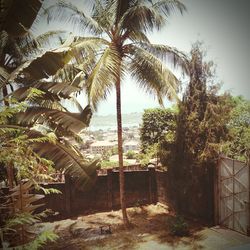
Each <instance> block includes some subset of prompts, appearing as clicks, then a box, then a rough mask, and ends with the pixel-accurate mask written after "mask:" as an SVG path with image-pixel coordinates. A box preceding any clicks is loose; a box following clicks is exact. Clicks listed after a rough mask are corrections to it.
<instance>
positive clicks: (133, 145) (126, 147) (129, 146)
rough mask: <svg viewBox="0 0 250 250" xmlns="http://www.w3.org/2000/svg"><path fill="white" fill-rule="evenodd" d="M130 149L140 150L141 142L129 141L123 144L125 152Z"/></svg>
mask: <svg viewBox="0 0 250 250" xmlns="http://www.w3.org/2000/svg"><path fill="white" fill-rule="evenodd" d="M129 150H132V151H137V150H139V143H138V141H127V142H125V143H124V144H123V151H124V153H126V152H128V151H129Z"/></svg>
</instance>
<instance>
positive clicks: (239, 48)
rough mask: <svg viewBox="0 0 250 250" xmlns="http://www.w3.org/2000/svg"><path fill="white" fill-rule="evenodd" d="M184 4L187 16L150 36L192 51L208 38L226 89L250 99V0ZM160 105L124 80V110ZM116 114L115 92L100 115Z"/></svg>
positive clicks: (173, 18) (203, 0)
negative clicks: (198, 42)
mask: <svg viewBox="0 0 250 250" xmlns="http://www.w3.org/2000/svg"><path fill="white" fill-rule="evenodd" d="M72 2H74V3H80V2H81V3H82V2H84V1H80V0H74V1H72ZM183 3H184V4H185V5H186V7H187V9H188V12H187V13H184V15H183V16H182V15H180V14H178V13H175V14H173V15H172V16H171V17H170V19H169V22H168V25H167V26H166V27H165V28H164V29H163V30H162V31H161V32H158V33H154V34H152V35H150V36H149V37H150V40H151V42H153V43H159V44H160V43H161V44H167V45H171V46H174V47H176V48H178V49H179V50H182V51H184V52H189V51H190V48H191V44H192V43H193V42H195V41H196V40H202V41H204V45H205V48H206V49H207V58H208V59H210V60H211V59H212V60H213V61H214V62H215V63H216V64H217V75H218V78H219V80H221V81H223V82H224V85H223V87H222V88H223V90H229V91H231V93H232V94H234V95H244V96H245V97H246V98H247V99H250V91H249V86H250V83H249V79H250V1H249V0H238V1H236V0H183ZM63 28H64V26H62V27H60V29H63ZM46 29H49V26H48V27H46ZM82 99H83V98H82ZM80 102H82V100H80ZM166 104H167V105H168V103H167V102H166ZM156 106H158V104H157V100H156V99H155V98H154V97H153V96H149V95H147V94H145V93H143V92H142V90H140V89H138V88H137V86H136V84H134V82H132V81H131V80H130V78H127V79H125V80H124V82H123V87H122V112H123V113H130V112H142V111H143V110H144V109H145V108H153V107H156ZM114 113H116V111H115V93H111V95H110V96H109V97H108V100H106V101H103V102H101V103H100V105H99V109H98V114H100V115H106V114H114Z"/></svg>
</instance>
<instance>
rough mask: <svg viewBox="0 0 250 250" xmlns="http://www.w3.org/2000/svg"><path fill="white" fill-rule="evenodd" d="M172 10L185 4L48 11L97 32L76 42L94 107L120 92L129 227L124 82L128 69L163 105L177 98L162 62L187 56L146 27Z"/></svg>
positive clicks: (111, 0)
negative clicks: (152, 36) (151, 37)
mask: <svg viewBox="0 0 250 250" xmlns="http://www.w3.org/2000/svg"><path fill="white" fill-rule="evenodd" d="M174 10H178V11H180V12H181V13H182V12H183V11H185V6H184V5H183V4H182V3H181V2H180V1H178V0H161V1H150V0H148V1H134V0H127V1H124V0H106V1H98V0H96V1H94V5H93V8H92V12H91V15H90V16H87V15H86V14H85V13H84V12H83V11H81V10H79V9H78V8H77V7H76V6H74V5H72V4H70V3H66V2H64V1H59V3H58V4H55V5H52V6H50V7H49V8H48V9H46V13H47V17H48V21H50V20H52V19H58V18H59V19H60V20H65V21H67V22H71V23H72V24H74V25H77V26H78V27H80V28H81V29H82V30H83V31H85V30H86V31H88V34H93V35H94V36H93V37H78V38H76V41H75V42H74V43H73V44H72V47H74V49H76V50H78V51H80V52H81V53H83V54H85V55H86V58H87V59H88V62H89V63H88V67H87V68H84V67H83V68H82V71H83V74H84V75H85V78H84V80H82V85H83V87H84V88H85V89H86V92H87V94H88V97H89V102H90V104H91V105H92V107H93V108H94V109H95V110H96V109H97V106H98V103H99V101H100V100H102V99H105V98H106V97H107V95H108V93H109V92H110V91H111V90H113V89H115V90H116V110H117V133H118V155H119V169H120V171H119V173H120V203H121V208H122V214H123V221H124V225H125V227H128V226H129V220H128V216H127V213H126V203H125V192H124V172H123V148H122V117H121V82H122V80H123V79H124V76H125V73H126V72H127V73H130V74H131V76H132V77H133V78H135V79H136V80H137V83H138V84H139V86H140V87H141V88H143V89H144V90H146V91H147V92H149V93H155V94H156V95H157V97H158V100H159V102H160V104H163V98H164V97H165V96H167V97H168V98H169V99H171V98H174V97H176V92H177V89H178V84H179V82H178V80H177V78H176V77H175V76H174V75H173V73H172V72H171V71H170V70H169V69H168V68H166V67H165V65H164V63H163V61H162V60H165V59H170V60H171V61H172V62H173V63H174V65H177V66H181V67H182V68H183V69H187V66H186V65H187V64H186V59H185V55H184V54H183V53H181V52H178V51H177V50H176V49H174V48H171V47H169V46H166V45H155V44H152V43H151V42H150V41H149V39H148V37H147V32H148V31H153V30H154V28H157V29H158V30H159V29H161V28H162V27H163V26H164V25H165V23H166V17H168V16H169V15H170V13H171V12H172V11H174Z"/></svg>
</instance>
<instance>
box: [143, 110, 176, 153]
mask: <svg viewBox="0 0 250 250" xmlns="http://www.w3.org/2000/svg"><path fill="white" fill-rule="evenodd" d="M176 114H177V111H176V110H173V109H160V108H156V109H146V110H145V111H144V114H143V116H142V126H141V129H140V140H141V145H142V151H143V152H144V153H145V151H146V149H147V148H148V147H149V146H152V145H154V144H157V143H158V144H159V143H160V142H162V141H165V140H167V141H169V140H171V141H172V140H173V138H174V134H175V128H176Z"/></svg>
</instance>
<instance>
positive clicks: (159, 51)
mask: <svg viewBox="0 0 250 250" xmlns="http://www.w3.org/2000/svg"><path fill="white" fill-rule="evenodd" d="M140 46H141V47H142V48H144V49H145V50H147V51H148V52H150V53H152V54H153V55H155V56H156V57H158V58H160V59H161V60H168V61H169V62H170V63H173V65H174V66H175V67H176V66H177V67H180V69H182V70H183V72H185V73H186V74H189V66H188V65H189V62H188V57H187V55H186V54H185V53H183V52H181V51H179V50H177V49H176V48H174V47H170V46H167V45H159V44H151V43H141V44H140Z"/></svg>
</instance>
